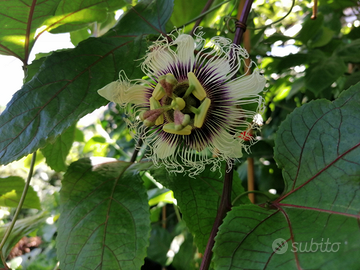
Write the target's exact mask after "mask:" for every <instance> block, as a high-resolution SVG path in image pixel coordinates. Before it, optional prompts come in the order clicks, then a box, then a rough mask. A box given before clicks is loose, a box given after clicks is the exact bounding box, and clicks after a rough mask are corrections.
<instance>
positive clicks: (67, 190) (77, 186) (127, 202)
mask: <svg viewBox="0 0 360 270" xmlns="http://www.w3.org/2000/svg"><path fill="white" fill-rule="evenodd" d="M96 161H97V159H96V158H95V159H91V160H90V159H81V160H79V161H76V162H74V163H72V164H71V165H70V167H69V169H68V171H67V172H66V174H65V176H64V180H63V181H62V189H61V192H60V200H61V215H60V219H59V232H58V238H57V250H58V256H59V259H60V265H61V269H63V270H69V269H76V270H80V269H140V266H141V265H142V264H143V262H144V258H145V256H146V249H147V246H148V241H149V240H148V238H149V234H150V213H149V206H148V201H147V194H146V190H145V188H144V186H143V183H142V180H141V177H140V175H139V173H138V172H137V171H135V170H133V169H131V168H129V167H130V166H131V164H132V163H127V162H119V161H112V162H107V163H102V164H101V163H100V164H99V163H97V164H92V163H93V162H96ZM100 161H102V159H100Z"/></svg>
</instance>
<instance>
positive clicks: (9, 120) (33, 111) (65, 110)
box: [0, 0, 172, 164]
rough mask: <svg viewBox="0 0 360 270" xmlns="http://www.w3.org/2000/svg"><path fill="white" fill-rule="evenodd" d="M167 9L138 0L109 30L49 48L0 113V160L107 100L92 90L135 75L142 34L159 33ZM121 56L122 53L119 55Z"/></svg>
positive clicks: (30, 148)
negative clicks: (67, 46) (121, 73)
mask: <svg viewBox="0 0 360 270" xmlns="http://www.w3.org/2000/svg"><path fill="white" fill-rule="evenodd" d="M171 11H172V2H171V1H166V0H156V1H155V0H153V1H150V0H149V1H141V2H140V4H138V5H137V6H136V7H134V8H133V9H131V10H130V11H129V12H128V13H127V14H125V15H124V16H123V17H122V19H121V20H120V21H119V23H118V24H117V25H116V27H115V28H113V29H112V30H110V31H109V32H108V33H107V34H106V35H105V36H103V37H101V38H91V39H87V40H86V41H84V42H82V43H80V44H79V46H78V47H76V48H75V49H73V50H68V51H63V52H54V53H53V54H52V55H51V56H49V57H47V58H46V60H45V61H44V62H43V63H42V65H41V66H40V69H39V72H38V74H36V75H35V76H34V77H33V78H32V79H31V80H30V81H29V82H28V83H26V84H25V85H24V86H23V87H22V89H21V90H19V91H18V92H17V93H16V94H15V95H14V96H13V98H12V100H11V101H10V103H9V104H8V106H7V108H6V110H5V111H4V112H3V113H2V114H1V115H0V133H1V138H0V164H7V163H9V162H11V161H14V160H17V159H19V158H21V157H23V156H25V155H27V154H30V153H32V152H34V151H35V150H36V149H38V148H42V147H44V146H45V145H46V144H47V141H54V139H55V138H56V137H57V136H59V135H60V134H61V133H63V132H64V130H66V129H67V128H68V127H69V126H71V125H72V124H73V123H75V122H76V121H77V120H78V119H80V118H81V117H82V116H84V115H86V114H87V113H89V112H92V111H93V110H94V109H96V108H99V107H100V106H102V105H105V104H106V103H107V102H108V101H107V100H105V99H104V98H102V97H101V96H100V95H98V93H97V90H98V89H100V88H102V87H103V86H104V85H106V84H107V83H109V82H111V81H114V80H116V79H117V78H118V74H119V71H120V70H124V71H125V72H126V74H127V76H128V77H129V78H134V77H137V78H141V77H142V76H143V73H142V71H141V69H140V67H139V62H138V61H134V59H139V58H141V57H142V56H143V55H144V53H145V51H146V49H147V45H148V44H147V43H146V39H145V38H144V36H145V35H146V34H150V33H153V34H159V33H161V32H163V31H164V29H163V27H164V24H165V23H166V21H167V19H168V18H169V16H170V14H171ZM124 56H126V57H124Z"/></svg>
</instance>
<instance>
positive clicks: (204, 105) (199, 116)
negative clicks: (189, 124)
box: [194, 98, 211, 128]
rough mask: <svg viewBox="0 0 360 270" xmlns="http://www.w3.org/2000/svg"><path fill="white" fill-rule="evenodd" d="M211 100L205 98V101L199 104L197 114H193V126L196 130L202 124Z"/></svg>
mask: <svg viewBox="0 0 360 270" xmlns="http://www.w3.org/2000/svg"><path fill="white" fill-rule="evenodd" d="M210 104H211V100H210V99H209V98H205V100H204V101H203V102H202V103H201V105H200V107H199V108H198V109H197V110H198V113H195V119H194V126H195V127H197V128H201V127H202V125H203V124H204V121H205V117H206V114H207V112H208V110H209V108H210Z"/></svg>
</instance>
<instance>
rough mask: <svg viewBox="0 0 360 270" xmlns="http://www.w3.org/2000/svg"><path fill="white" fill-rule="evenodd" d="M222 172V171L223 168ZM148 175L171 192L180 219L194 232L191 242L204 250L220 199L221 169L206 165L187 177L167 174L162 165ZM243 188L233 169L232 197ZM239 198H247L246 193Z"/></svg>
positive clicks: (242, 190)
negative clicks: (193, 240) (211, 168)
mask: <svg viewBox="0 0 360 270" xmlns="http://www.w3.org/2000/svg"><path fill="white" fill-rule="evenodd" d="M223 167H224V166H223ZM222 172H225V170H224V168H222ZM152 175H153V176H154V178H155V179H156V181H159V182H160V183H161V184H163V185H165V186H166V187H168V188H170V189H171V190H172V191H173V192H174V197H175V198H176V200H177V203H178V205H179V207H180V210H181V213H182V215H183V219H184V221H185V222H186V225H187V226H188V228H189V230H190V231H191V233H193V234H194V235H195V243H196V245H197V247H198V248H199V251H200V252H204V250H205V247H206V244H207V241H208V239H209V236H210V232H211V229H212V226H213V224H214V221H215V217H216V213H217V209H218V205H219V202H220V196H221V193H222V188H223V180H222V178H223V177H222V176H223V173H220V172H219V170H216V171H214V172H213V171H211V170H210V167H207V168H206V169H205V171H204V172H202V173H201V174H200V175H196V176H195V178H190V177H188V176H184V175H183V174H170V175H169V174H168V173H167V172H166V170H165V169H164V168H160V169H156V170H154V171H153V172H152ZM243 192H244V188H243V187H242V186H241V182H240V179H238V177H237V174H236V173H235V174H234V183H233V193H232V199H235V198H236V197H237V196H238V195H240V194H242V193H243ZM239 201H245V202H248V199H247V196H245V197H242V200H239Z"/></svg>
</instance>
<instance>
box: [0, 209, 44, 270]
mask: <svg viewBox="0 0 360 270" xmlns="http://www.w3.org/2000/svg"><path fill="white" fill-rule="evenodd" d="M47 217H48V213H47V212H42V213H39V214H37V215H32V216H30V217H27V218H24V219H18V220H17V221H16V223H15V226H14V228H13V229H12V231H11V233H10V236H9V238H8V239H7V241H6V242H5V245H4V247H3V249H2V254H3V255H4V257H5V258H6V257H7V256H8V255H9V253H10V251H11V249H12V248H13V247H14V246H15V245H16V243H18V242H19V240H20V239H21V238H22V237H23V236H25V235H27V234H29V233H31V232H32V231H34V230H35V229H37V228H39V225H40V224H41V223H43V222H45V220H46V218H47ZM8 226H9V224H6V225H4V226H0V239H3V237H4V234H5V231H6V229H7V227H8ZM0 267H3V265H2V263H1V261H0Z"/></svg>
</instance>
